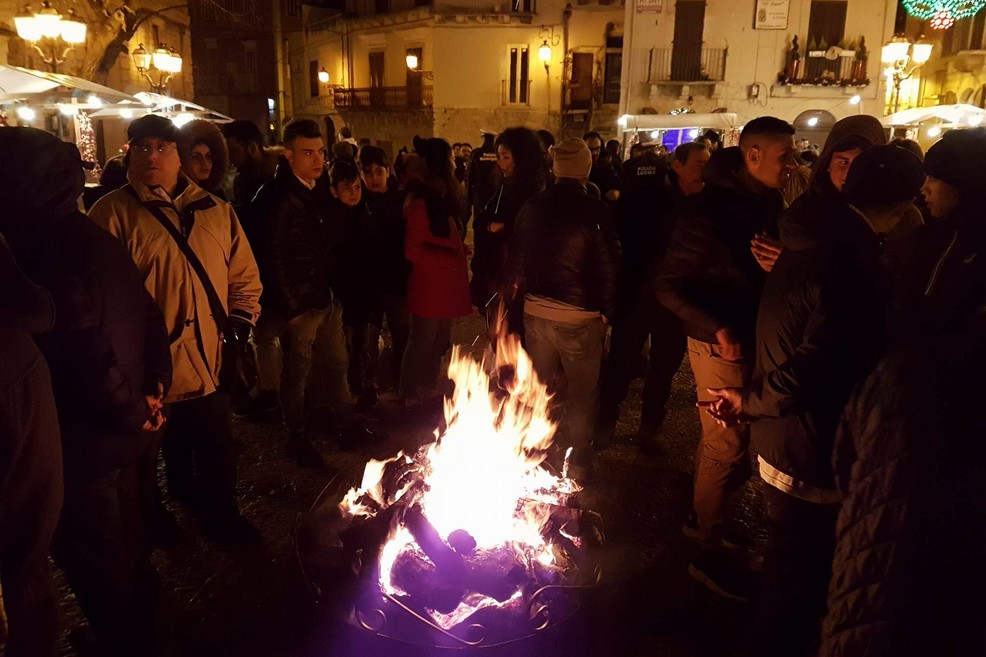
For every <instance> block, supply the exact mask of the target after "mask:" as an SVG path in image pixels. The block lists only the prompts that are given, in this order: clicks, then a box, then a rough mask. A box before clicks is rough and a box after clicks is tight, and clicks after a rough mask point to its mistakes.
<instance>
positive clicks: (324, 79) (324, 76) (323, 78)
mask: <svg viewBox="0 0 986 657" xmlns="http://www.w3.org/2000/svg"><path fill="white" fill-rule="evenodd" d="M318 81H319V82H321V83H322V84H328V83H329V72H328V71H326V70H325V67H324V66H323V67H322V69H321V70H320V71H319V72H318Z"/></svg>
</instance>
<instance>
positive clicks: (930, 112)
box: [880, 104, 986, 128]
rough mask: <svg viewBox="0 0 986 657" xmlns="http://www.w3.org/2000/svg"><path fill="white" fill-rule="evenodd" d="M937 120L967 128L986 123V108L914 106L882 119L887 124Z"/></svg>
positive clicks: (902, 124) (896, 124)
mask: <svg viewBox="0 0 986 657" xmlns="http://www.w3.org/2000/svg"><path fill="white" fill-rule="evenodd" d="M926 121H936V122H937V123H938V124H939V125H941V126H942V127H946V128H949V127H951V128H966V127H974V126H978V125H983V124H986V110H984V109H982V108H980V107H976V106H975V105H966V104H958V105H934V106H932V107H912V108H911V109H906V110H902V111H900V112H896V113H894V114H891V115H889V116H885V117H883V118H882V119H880V123H882V124H883V125H885V126H898V127H899V126H916V125H921V124H922V123H924V122H926Z"/></svg>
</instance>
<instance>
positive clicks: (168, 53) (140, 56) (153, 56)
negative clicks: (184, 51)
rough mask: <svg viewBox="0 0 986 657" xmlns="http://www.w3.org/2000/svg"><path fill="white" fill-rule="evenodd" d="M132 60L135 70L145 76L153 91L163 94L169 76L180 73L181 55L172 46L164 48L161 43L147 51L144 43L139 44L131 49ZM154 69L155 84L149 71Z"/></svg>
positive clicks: (169, 78) (169, 80)
mask: <svg viewBox="0 0 986 657" xmlns="http://www.w3.org/2000/svg"><path fill="white" fill-rule="evenodd" d="M133 60H134V66H135V67H136V68H137V72H138V73H139V74H141V75H143V76H144V77H145V78H147V81H148V82H150V83H151V91H153V92H154V93H159V94H163V93H164V92H165V91H166V88H167V86H168V83H169V82H171V78H173V77H174V76H175V75H176V74H178V73H181V55H179V54H178V53H177V52H175V50H174V49H173V48H166V47H165V45H164V44H163V43H162V44H160V45H159V46H158V47H157V50H155V51H154V52H147V50H146V49H145V48H144V44H140V45H139V46H137V49H136V50H134V51H133ZM154 71H156V72H157V74H158V83H157V84H154V78H152V77H151V72H154Z"/></svg>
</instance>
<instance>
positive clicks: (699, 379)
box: [688, 338, 750, 543]
mask: <svg viewBox="0 0 986 657" xmlns="http://www.w3.org/2000/svg"><path fill="white" fill-rule="evenodd" d="M688 360H689V362H690V363H691V366H692V372H693V373H694V375H695V385H696V387H697V388H698V400H699V401H711V400H712V395H711V394H709V392H708V389H709V388H742V387H744V386H745V384H746V382H747V379H748V367H747V364H746V363H745V362H744V361H729V360H725V359H724V358H722V357H721V356H720V355H719V345H715V344H709V343H707V342H700V341H698V340H695V339H693V338H688ZM699 417H700V419H701V421H702V439H701V440H700V441H699V443H698V450H697V452H696V453H695V496H694V501H693V504H694V509H695V513H696V515H697V516H698V532H699V535H700V536H699V539H700V540H701V541H702V542H703V543H713V542H715V541H716V540H717V539H718V535H719V532H720V531H721V529H722V524H723V517H724V516H725V513H726V500H727V497H728V494H729V493H730V492H732V490H733V489H735V488H738V487H739V485H742V482H738V481H736V476H735V475H736V474H737V470H738V469H739V468H740V467H741V465H742V463H743V459H744V458H745V457H746V448H747V446H748V445H749V444H750V431H749V426H748V425H745V424H741V425H737V426H734V427H730V428H728V429H727V428H725V427H722V426H719V424H718V423H717V422H716V421H715V420H714V419H713V418H712V417H711V416H710V415H709V414H708V413H707V412H706V410H705V409H704V408H700V409H699Z"/></svg>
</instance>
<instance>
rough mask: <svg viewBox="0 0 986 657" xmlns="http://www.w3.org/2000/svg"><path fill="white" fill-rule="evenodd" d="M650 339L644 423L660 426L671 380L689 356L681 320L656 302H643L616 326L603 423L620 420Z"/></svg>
mask: <svg viewBox="0 0 986 657" xmlns="http://www.w3.org/2000/svg"><path fill="white" fill-rule="evenodd" d="M647 336H650V367H649V369H648V370H647V375H646V378H645V379H644V389H643V392H642V393H641V402H642V405H643V407H642V409H641V415H640V422H641V424H649V425H652V426H655V427H657V426H660V425H661V423H662V422H664V416H665V415H666V414H667V403H668V399H669V398H670V397H671V379H672V378H673V377H674V374H675V372H677V371H678V367H680V366H681V360H682V359H683V358H684V356H685V345H686V340H685V334H684V332H683V331H682V328H681V321H680V320H679V319H678V317H677V316H676V315H675V314H674V313H672V312H671V311H669V310H667V309H666V308H665V307H664V306H662V305H661V304H659V303H657V302H656V301H650V300H647V301H639V302H637V303H636V304H634V305H633V306H632V307H631V308H630V309H629V310H628V312H627V313H626V314H625V315H624V316H623V317H622V318H621V319H620V321H619V322H617V323H616V324H615V325H614V326H613V335H612V340H611V341H610V348H609V358H608V359H607V361H606V363H605V365H604V366H603V385H602V391H601V395H600V408H599V421H600V423H601V424H612V423H614V422H616V420H617V419H619V417H620V404H622V403H623V401H624V400H625V399H626V398H627V393H629V391H630V383H631V382H632V381H633V379H634V377H635V374H636V369H637V367H638V364H639V361H640V351H641V349H643V347H644V344H645V343H646V342H647Z"/></svg>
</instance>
